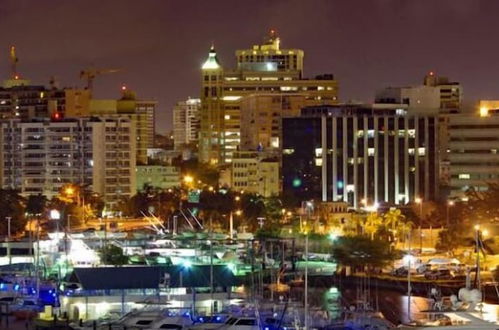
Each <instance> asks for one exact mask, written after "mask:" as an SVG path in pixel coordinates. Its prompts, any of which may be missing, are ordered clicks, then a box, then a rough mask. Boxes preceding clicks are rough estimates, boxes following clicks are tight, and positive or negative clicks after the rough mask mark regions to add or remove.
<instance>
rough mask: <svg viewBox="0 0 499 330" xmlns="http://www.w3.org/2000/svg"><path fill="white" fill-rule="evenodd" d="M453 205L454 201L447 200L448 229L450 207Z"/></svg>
mask: <svg viewBox="0 0 499 330" xmlns="http://www.w3.org/2000/svg"><path fill="white" fill-rule="evenodd" d="M451 206H454V201H447V215H446V224H447V229H449V209H450V207H451Z"/></svg>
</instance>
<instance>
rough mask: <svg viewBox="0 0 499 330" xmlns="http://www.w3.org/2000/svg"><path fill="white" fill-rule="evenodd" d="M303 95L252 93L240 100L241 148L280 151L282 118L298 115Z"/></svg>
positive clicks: (304, 97) (301, 106)
mask: <svg viewBox="0 0 499 330" xmlns="http://www.w3.org/2000/svg"><path fill="white" fill-rule="evenodd" d="M306 103H307V102H306V95H305V94H278V93H275V94H252V95H248V96H245V97H243V98H242V99H241V150H265V151H266V150H276V151H278V150H280V149H281V147H282V118H283V117H296V116H299V115H300V111H301V108H303V107H304V106H305V105H306Z"/></svg>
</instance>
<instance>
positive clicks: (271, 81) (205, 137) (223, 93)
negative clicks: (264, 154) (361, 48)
mask: <svg viewBox="0 0 499 330" xmlns="http://www.w3.org/2000/svg"><path fill="white" fill-rule="evenodd" d="M235 55H236V61H237V66H236V68H235V69H232V70H224V68H223V67H222V65H221V63H220V61H219V59H218V57H217V53H216V51H215V49H214V47H212V48H211V49H210V53H209V55H208V58H207V60H206V61H205V62H204V64H203V66H202V89H201V129H200V143H199V157H200V160H201V161H202V162H208V163H211V164H222V163H228V162H231V160H232V157H233V154H234V152H235V151H237V150H238V149H239V147H240V145H241V111H242V110H241V101H242V98H244V97H246V96H250V95H255V94H272V93H275V94H288V93H289V94H296V93H300V94H304V97H305V105H307V106H311V105H322V104H334V103H336V102H337V94H338V86H337V82H336V80H334V78H333V75H331V74H325V75H320V76H316V77H315V78H314V79H307V78H304V76H303V58H304V52H303V50H300V49H281V47H280V39H279V37H278V36H277V35H276V33H275V31H271V32H270V34H269V36H268V38H266V40H265V41H264V43H263V44H261V45H254V46H253V47H252V48H251V49H242V50H236V53H235ZM256 111H258V109H257V110H256Z"/></svg>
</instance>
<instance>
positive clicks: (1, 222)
mask: <svg viewBox="0 0 499 330" xmlns="http://www.w3.org/2000/svg"><path fill="white" fill-rule="evenodd" d="M25 203H26V201H25V199H24V198H23V197H22V196H21V195H19V194H18V192H17V191H16V190H13V189H0V232H2V233H3V234H4V235H7V234H8V232H7V231H8V228H7V227H8V221H7V218H10V231H11V234H13V233H16V232H19V231H22V230H24V228H25V226H26V219H25V217H24V213H25Z"/></svg>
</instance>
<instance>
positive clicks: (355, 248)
mask: <svg viewBox="0 0 499 330" xmlns="http://www.w3.org/2000/svg"><path fill="white" fill-rule="evenodd" d="M332 255H333V257H334V258H335V259H336V260H337V261H338V262H339V263H340V264H341V265H344V266H351V267H353V268H364V267H365V266H367V267H368V268H371V269H372V268H374V267H383V266H385V265H387V264H389V263H390V262H392V261H393V260H395V259H396V258H397V256H398V253H397V252H395V251H393V249H390V242H388V241H386V240H381V239H377V238H376V239H369V238H368V237H366V236H361V235H357V236H343V237H340V238H338V240H337V241H336V243H335V244H334V245H333V249H332Z"/></svg>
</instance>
